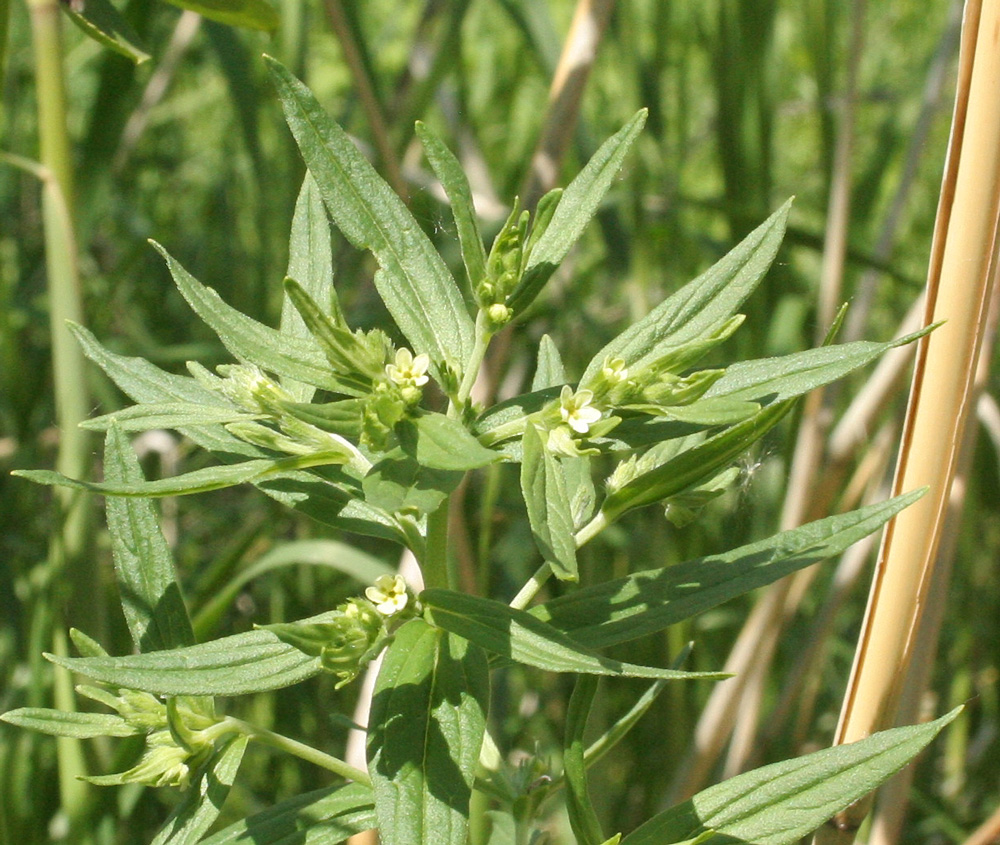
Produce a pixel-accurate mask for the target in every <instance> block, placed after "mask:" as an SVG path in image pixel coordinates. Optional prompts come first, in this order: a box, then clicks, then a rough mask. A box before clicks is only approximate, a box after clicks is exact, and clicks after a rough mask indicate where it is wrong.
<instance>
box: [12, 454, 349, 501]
mask: <svg viewBox="0 0 1000 845" xmlns="http://www.w3.org/2000/svg"><path fill="white" fill-rule="evenodd" d="M343 462H344V455H343V454H341V453H339V452H317V453H316V454H314V455H292V456H289V457H287V458H273V459H270V460H267V459H263V458H262V459H260V460H255V461H243V463H239V464H233V465H231V466H215V467H205V468H204V469H196V470H192V471H191V472H185V473H183V474H181V475H175V476H173V477H171V478H161V479H157V480H156V481H136V482H128V483H126V482H109V481H105V482H103V483H101V482H96V481H80V480H78V479H75V478H68V477H67V476H65V475H63V474H62V473H60V472H54V471H52V470H20V471H18V472H15V473H12V475H17V476H19V477H21V478H27V479H29V480H30V481H34V482H36V483H37V484H46V485H49V486H53V485H55V486H61V487H70V488H72V489H74V490H87V491H89V492H91V493H102V494H104V495H105V496H154V497H159V496H185V495H189V494H192V493H205V492H208V491H209V490H221V489H222V488H224V487H233V486H235V485H237V484H247V483H250V484H255V483H257V482H259V481H264V480H265V479H268V478H273V477H276V476H279V475H282V474H285V473H292V472H294V471H295V470H299V469H304V468H306V467H316V466H324V465H329V464H341V463H343Z"/></svg>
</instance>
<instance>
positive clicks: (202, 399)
mask: <svg viewBox="0 0 1000 845" xmlns="http://www.w3.org/2000/svg"><path fill="white" fill-rule="evenodd" d="M69 328H70V330H71V331H72V332H73V334H74V335H76V339H77V340H78V341H79V343H80V346H81V347H82V348H83V353H84V355H86V356H87V357H88V358H90V360H91V361H93V362H94V363H95V364H97V366H99V367H100V368H101V369H102V370H104V372H105V373H107V375H108V377H109V378H110V379H111V380H112V381H113V382H114V383H115V384H116V385H118V387H120V388H121V389H122V391H123V392H124V393H125V394H126V395H127V396H128V397H130V398H131V399H132V400H133V401H135V402H139V403H141V404H147V403H149V404H160V403H172V402H183V403H191V404H195V405H206V406H208V407H212V408H225V409H226V410H227V411H229V410H232V403H231V402H229V401H228V400H227V399H226V398H224V397H223V396H222V395H221V394H219V393H214V392H213V391H211V390H209V389H207V388H206V387H204V386H203V385H201V384H199V383H198V382H197V381H196V380H195V379H193V378H191V377H189V376H178V375H174V374H173V373H168V372H165V371H164V370H161V369H160V368H159V367H157V366H155V365H153V364H151V363H149V361H146V360H145V359H143V358H129V357H126V356H124V355H116V354H115V353H114V352H110V351H109V350H107V349H105V348H104V347H103V346H101V344H100V343H98V342H97V339H96V338H95V337H94V336H93V335H92V334H91V333H90V332H88V331H87V330H86V329H85V328H83V327H82V326H78V325H75V324H73V323H70V324H69ZM181 433H182V434H184V435H185V436H186V437H188V438H190V439H191V440H193V441H194V442H195V443H197V444H198V445H199V446H201V447H202V448H204V449H208V450H209V451H210V452H213V453H214V454H216V455H219V456H222V455H226V456H228V457H229V458H230V459H231V458H232V456H234V455H242V456H247V457H254V458H261V457H265V454H266V453H265V452H263V450H261V449H258V448H257V447H256V446H253V445H251V444H249V443H244V442H243V441H242V440H239V439H238V438H236V437H234V436H233V435H232V434H230V433H229V432H228V431H226V430H225V429H224V428H223V427H222V426H221V425H219V426H204V427H194V428H190V429H188V428H185V429H183V430H182V432H181Z"/></svg>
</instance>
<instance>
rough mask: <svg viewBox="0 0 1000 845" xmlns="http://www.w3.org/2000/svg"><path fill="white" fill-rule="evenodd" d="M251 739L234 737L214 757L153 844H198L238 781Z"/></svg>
mask: <svg viewBox="0 0 1000 845" xmlns="http://www.w3.org/2000/svg"><path fill="white" fill-rule="evenodd" d="M248 741H249V740H248V738H247V737H245V736H234V737H232V738H231V739H229V740H228V741H227V742H226V743H225V744H224V745H223V746H222V747H221V748H219V749H217V750H216V751H215V753H214V754H213V755H212V759H211V761H210V762H209V764H208V765H206V766H203V767H202V769H201V771H200V772H199V773H198V776H197V778H195V780H194V781H193V782H192V783H191V785H190V786H189V787H188V788H187V789H186V790H185V791H184V797H183V798H182V799H181V802H180V803H179V804H178V805H177V806H176V807H175V808H174V810H173V812H171V814H170V817H169V818H168V819H167V820H166V822H164V824H163V827H161V828H160V830H159V832H158V833H157V834H156V837H155V838H154V839H153V842H152V845H168V843H169V845H195V843H196V842H199V841H201V837H202V834H204V833H205V831H207V830H208V829H209V828H210V827H211V826H212V823H213V822H214V821H215V820H216V818H218V816H219V813H220V812H221V810H222V805H223V804H225V803H226V798H228V797H229V790H230V788H231V787H232V785H233V781H235V780H236V773H237V772H238V771H239V768H240V763H241V762H242V761H243V752H244V751H246V748H247V742H248Z"/></svg>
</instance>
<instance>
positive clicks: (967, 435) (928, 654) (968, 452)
mask: <svg viewBox="0 0 1000 845" xmlns="http://www.w3.org/2000/svg"><path fill="white" fill-rule="evenodd" d="M997 271H998V267H997V263H996V262H994V265H993V279H992V281H991V285H990V287H991V289H992V293H991V296H992V301H991V303H990V310H989V318H988V321H987V326H986V331H985V334H984V337H983V344H982V348H981V349H980V351H979V361H978V363H977V365H976V377H975V382H974V385H973V392H974V396H975V399H974V403H975V406H976V408H977V409H978V410H979V413H978V414H977V416H978V417H982V416H983V410H984V408H985V407H986V406H985V405H984V404H983V403H982V402H981V400H982V397H983V391H984V389H985V387H986V382H987V379H988V377H989V371H990V362H991V361H992V360H993V351H994V349H995V347H996V339H997V337H996V335H997V322H998V320H1000V285H998V284H997V278H996V274H997ZM977 430H978V427H977V426H976V425H974V424H972V423H970V424H969V425H966V427H965V431H964V433H963V441H962V446H961V451H960V455H959V461H958V464H959V468H958V471H957V472H956V474H955V480H954V482H952V485H951V496H950V499H949V501H948V511H947V514H946V517H945V524H944V531H943V535H942V538H941V545H940V547H939V548H938V554H937V564H936V566H935V568H934V572H933V575H932V579H933V580H932V582H931V586H930V590H929V594H930V595H933V596H946V595H947V594H948V586H949V583H950V581H951V573H952V570H953V569H954V564H955V552H956V549H957V546H958V538H959V528H960V525H961V517H962V511H963V509H964V505H965V496H966V492H967V490H968V481H969V472H970V469H971V467H972V457H973V454H974V451H975V449H974V447H975V440H976V434H977ZM945 607H946V604H945V602H944V601H934V602H930V603H929V604H928V607H927V611H926V612H925V613H924V615H923V616H922V617H921V620H920V630H919V631H918V632H917V637H916V642H915V645H914V649H913V659H912V660H911V661H910V666H909V669H908V670H907V673H906V682H905V684H904V686H903V691H902V694H901V696H900V702H899V714H898V717H897V720H896V721H897V722H898V723H899V724H911V723H913V722H916V721H918V720H922V719H923V717H924V715H925V714H924V713H923V712H922V709H923V703H924V698H925V693H926V691H927V689H928V687H929V686H930V679H931V672H932V669H933V667H934V664H935V658H936V657H937V645H938V637H939V635H940V633H941V627H942V625H943V624H944V616H945ZM956 703H961V702H956ZM928 715H929V714H928ZM914 770H915V767H914V766H907V767H906V768H905V769H903V771H901V772H900V773H899V774H898V775H896V776H895V777H894V778H893V779H892V780H890V781H889V782H888V783H887V784H886V785H885V786H883V787H882V789H881V790H880V792H879V802H878V811H877V813H876V815H875V817H874V819H873V820H872V828H871V833H870V834H869V836H868V845H893V843H895V842H897V841H898V839H899V834H900V831H901V830H902V827H903V822H904V820H905V816H906V807H907V798H908V796H909V794H910V786H911V784H912V782H913V775H914ZM954 788H955V789H956V790H957V789H958V788H960V784H956V785H955V786H954ZM997 832H998V833H1000V829H998V831H997ZM984 841H985V840H984Z"/></svg>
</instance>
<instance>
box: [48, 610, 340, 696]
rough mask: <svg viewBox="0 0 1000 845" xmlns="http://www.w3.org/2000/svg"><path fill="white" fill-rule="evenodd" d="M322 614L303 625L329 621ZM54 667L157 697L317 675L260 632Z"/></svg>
mask: <svg viewBox="0 0 1000 845" xmlns="http://www.w3.org/2000/svg"><path fill="white" fill-rule="evenodd" d="M333 617H334V613H333V612H329V613H322V614H320V615H319V616H314V617H312V618H311V619H306V620H303V622H304V624H309V623H321V622H328V621H330V620H331V619H333ZM45 656H46V657H47V658H48V659H49V660H51V661H52V662H53V663H55V664H57V665H59V666H64V667H66V668H67V669H69V670H71V671H73V672H77V673H79V674H81V675H85V676H86V677H88V678H93V679H94V680H96V681H102V682H103V683H106V684H114V685H117V686H120V687H127V688H129V689H136V690H144V691H146V692H152V693H156V694H158V695H245V694H247V693H252V692H263V691H264V690H272V689H280V688H281V687H287V686H291V685H292V684H297V683H299V682H300V681H304V680H305V679H306V678H311V677H312V676H313V675H316V674H318V673H319V671H320V669H321V666H320V659H319V658H318V657H310V656H309V655H307V654H303V653H302V652H301V651H299V649H297V648H295V647H294V646H291V645H288V644H287V643H284V642H282V641H281V640H280V639H279V638H278V637H276V636H275V635H274V634H272V633H271V632H270V631H265V630H262V629H258V630H254V631H248V632H246V633H244V634H235V635H234V636H231V637H222V638H221V639H218V640H212V641H211V642H207V643H199V644H198V645H193V646H188V647H187V648H175V649H170V650H169V651H152V652H149V653H148V654H130V655H127V656H125V657H57V656H56V655H52V654H47V655H45Z"/></svg>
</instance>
